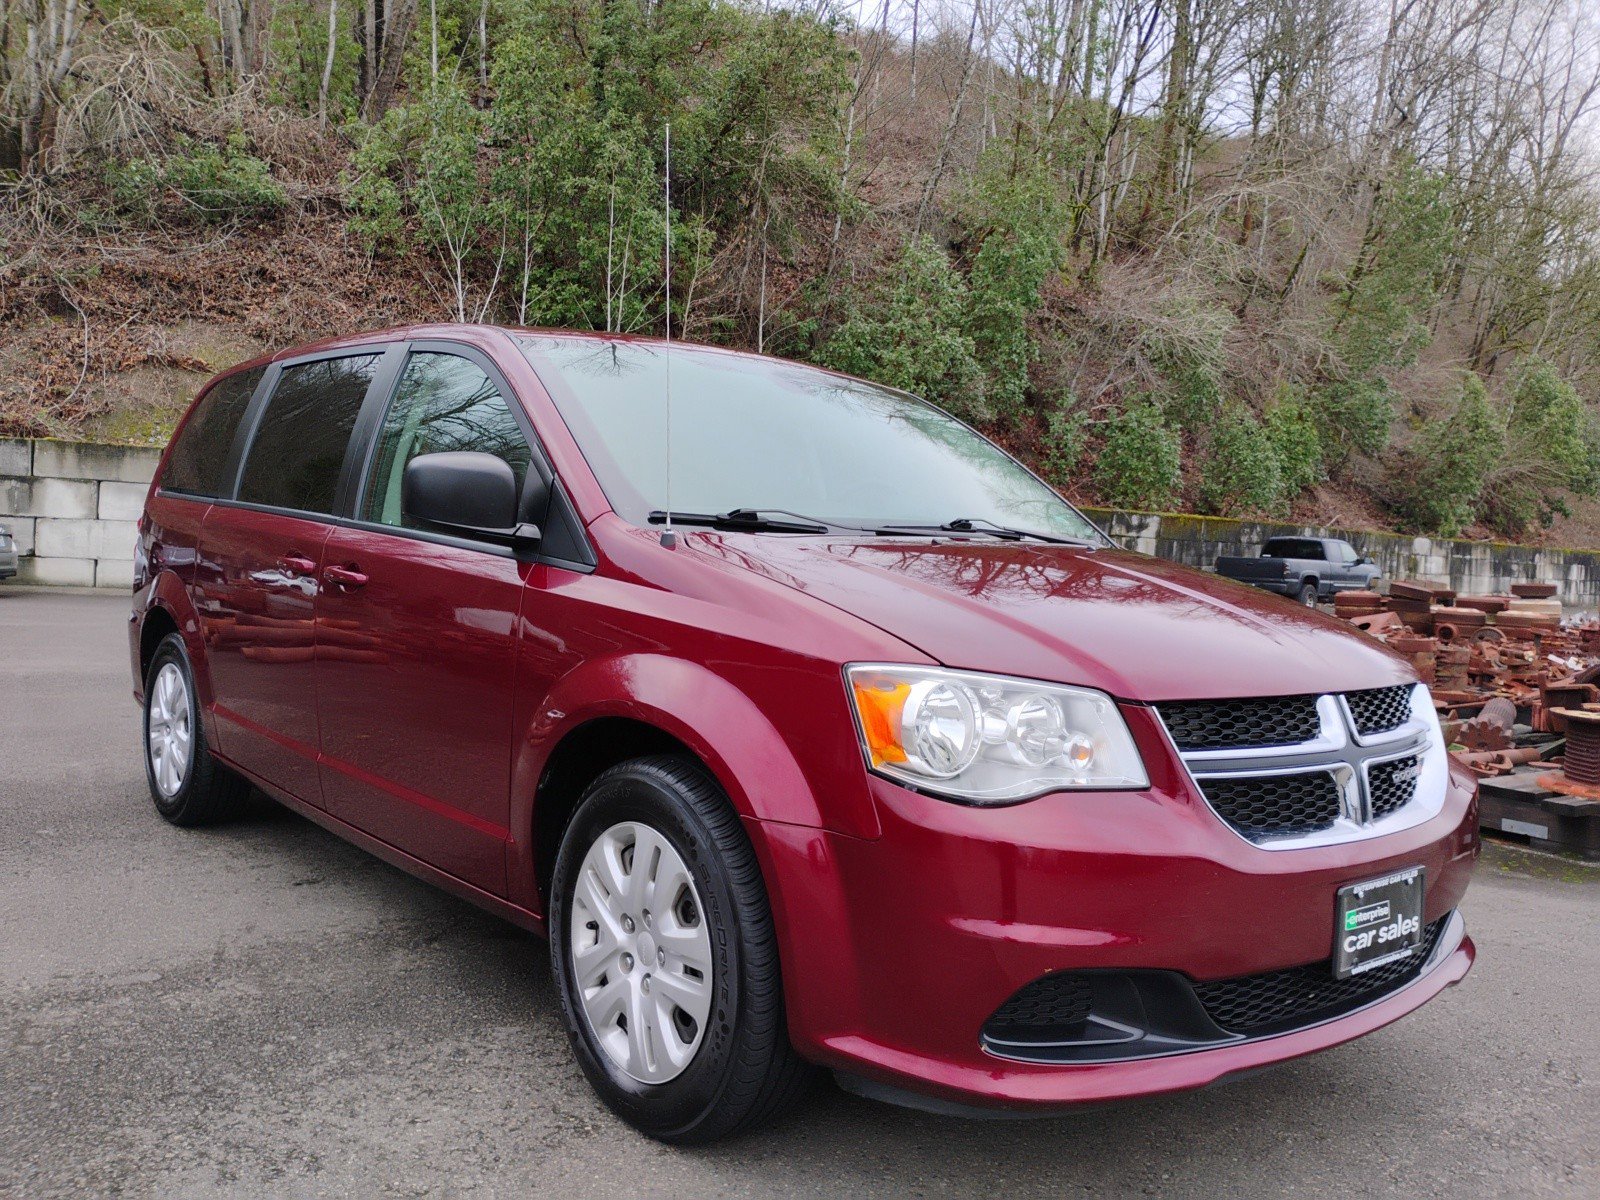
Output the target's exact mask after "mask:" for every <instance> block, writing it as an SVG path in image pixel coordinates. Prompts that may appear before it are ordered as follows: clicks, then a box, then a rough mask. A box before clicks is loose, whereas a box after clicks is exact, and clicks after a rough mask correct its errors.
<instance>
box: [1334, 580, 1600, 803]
mask: <svg viewBox="0 0 1600 1200" xmlns="http://www.w3.org/2000/svg"><path fill="white" fill-rule="evenodd" d="M1555 595H1556V587H1555V585H1554V584H1543V583H1524V584H1514V585H1512V588H1511V594H1510V595H1507V596H1457V595H1456V593H1455V592H1454V591H1452V590H1451V589H1450V588H1447V587H1444V586H1442V585H1438V584H1431V583H1416V582H1397V583H1394V584H1392V585H1391V586H1390V589H1389V594H1388V595H1387V596H1381V595H1379V594H1378V593H1377V592H1341V593H1339V594H1338V595H1337V596H1336V597H1335V599H1334V611H1335V612H1336V613H1337V614H1338V615H1339V616H1341V617H1343V618H1345V619H1346V620H1348V621H1350V622H1351V623H1352V624H1353V625H1355V626H1356V627H1358V628H1360V629H1364V630H1366V632H1368V633H1369V634H1371V635H1372V636H1373V637H1375V638H1377V639H1379V640H1380V641H1382V642H1386V643H1387V644H1388V645H1389V647H1390V648H1391V649H1392V650H1395V651H1397V652H1398V653H1400V654H1403V655H1405V656H1406V657H1407V658H1409V659H1410V660H1411V661H1412V662H1413V663H1414V664H1415V665H1416V668H1417V673H1418V674H1419V675H1421V676H1422V678H1423V680H1424V681H1425V682H1426V683H1428V684H1429V685H1430V686H1431V687H1432V689H1433V698H1434V702H1435V703H1436V704H1437V705H1438V707H1439V715H1440V719H1441V721H1442V722H1443V724H1444V728H1445V737H1446V739H1447V740H1448V741H1449V742H1450V743H1451V745H1452V747H1453V748H1456V755H1457V757H1458V758H1459V759H1460V760H1461V761H1462V762H1464V763H1466V765H1467V766H1468V767H1470V768H1471V769H1472V770H1473V772H1475V773H1476V774H1477V775H1479V776H1480V777H1485V778H1487V777H1490V776H1495V775H1505V774H1509V773H1510V772H1511V771H1513V770H1515V769H1516V768H1517V767H1519V766H1523V765H1532V766H1535V767H1538V768H1542V769H1543V770H1544V771H1545V772H1546V774H1545V775H1542V776H1541V778H1540V782H1541V783H1543V784H1546V785H1547V786H1549V787H1550V788H1551V789H1552V790H1554V791H1561V792H1566V793H1568V794H1571V795H1582V796H1588V797H1590V798H1595V799H1600V623H1597V622H1596V621H1594V620H1585V621H1578V622H1569V623H1566V624H1563V622H1562V614H1561V602H1560V601H1559V600H1557V599H1556V598H1555ZM1558 755H1564V756H1565V758H1564V761H1563V760H1560V759H1557V756H1558Z"/></svg>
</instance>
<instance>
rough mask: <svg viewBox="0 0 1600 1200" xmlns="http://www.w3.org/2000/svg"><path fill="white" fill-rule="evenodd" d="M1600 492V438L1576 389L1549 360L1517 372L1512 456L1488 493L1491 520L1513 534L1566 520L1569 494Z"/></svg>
mask: <svg viewBox="0 0 1600 1200" xmlns="http://www.w3.org/2000/svg"><path fill="white" fill-rule="evenodd" d="M1597 490H1600V435H1597V432H1596V429H1595V423H1594V417H1593V414H1592V413H1590V411H1589V410H1588V408H1587V407H1586V406H1585V405H1584V403H1583V399H1582V398H1581V397H1580V396H1579V395H1578V393H1577V391H1576V390H1575V389H1574V388H1573V386H1572V385H1571V384H1570V383H1568V382H1567V381H1566V380H1565V379H1563V378H1562V377H1561V375H1560V373H1559V372H1557V370H1556V369H1555V368H1554V367H1553V366H1551V365H1550V364H1549V363H1548V362H1545V361H1544V360H1543V359H1539V358H1533V359H1529V360H1528V361H1527V362H1525V363H1524V364H1523V365H1522V367H1521V369H1520V370H1519V371H1518V372H1517V374H1516V377H1515V383H1514V385H1513V387H1512V393H1511V412H1510V416H1509V417H1508V419H1507V421H1506V450H1505V454H1504V455H1503V456H1502V457H1501V458H1500V461H1499V462H1498V463H1497V464H1496V465H1495V466H1494V468H1493V470H1492V471H1491V472H1490V474H1489V478H1488V480H1487V482H1486V485H1485V488H1484V496H1483V505H1482V507H1483V509H1484V512H1485V515H1486V516H1487V517H1488V519H1489V520H1490V521H1491V522H1493V524H1494V525H1495V526H1496V527H1497V528H1498V529H1500V530H1501V531H1502V532H1504V533H1507V534H1513V535H1514V534H1517V533H1520V532H1521V531H1522V530H1524V529H1526V528H1527V527H1528V526H1529V525H1532V524H1534V523H1535V522H1538V523H1539V524H1541V525H1548V524H1549V523H1550V521H1551V520H1552V519H1553V518H1554V517H1555V516H1556V515H1557V514H1563V515H1564V514H1566V513H1567V511H1568V509H1567V504H1566V494H1567V493H1576V494H1579V495H1587V496H1593V495H1595V494H1596V492H1597Z"/></svg>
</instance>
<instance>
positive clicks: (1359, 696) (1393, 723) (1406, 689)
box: [1344, 684, 1411, 737]
mask: <svg viewBox="0 0 1600 1200" xmlns="http://www.w3.org/2000/svg"><path fill="white" fill-rule="evenodd" d="M1344 702H1345V703H1346V704H1348V705H1349V706H1350V716H1351V717H1352V718H1354V720H1355V723H1356V729H1357V731H1359V732H1360V734H1361V735H1362V736H1363V737H1371V736H1372V735H1373V734H1375V733H1388V732H1389V731H1390V730H1391V729H1399V728H1400V726H1402V725H1404V724H1405V723H1406V722H1407V721H1408V720H1409V719H1410V718H1411V688H1410V686H1409V685H1406V684H1401V685H1399V686H1397V687H1386V688H1372V689H1370V690H1369V691H1365V692H1346V693H1345V696H1344Z"/></svg>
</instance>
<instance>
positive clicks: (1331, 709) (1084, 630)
mask: <svg viewBox="0 0 1600 1200" xmlns="http://www.w3.org/2000/svg"><path fill="white" fill-rule="evenodd" d="M134 588H135V591H134V605H133V617H132V622H131V627H130V631H129V632H130V643H131V651H132V656H133V673H134V679H135V692H136V695H137V697H138V698H139V700H140V703H141V705H142V707H143V712H144V723H145V743H144V744H145V762H146V766H147V768H148V774H149V783H150V790H151V793H152V795H153V797H154V799H155V804H156V807H157V809H158V810H159V812H160V813H161V815H162V816H163V817H165V818H167V819H168V820H169V821H172V822H174V823H176V824H179V825H193V824H200V823H203V822H207V821H213V820H217V819H221V818H224V817H226V816H228V815H229V814H231V813H233V812H235V811H237V809H238V808H239V806H240V803H241V801H242V800H243V798H244V796H245V794H246V792H247V791H248V789H249V788H250V787H251V786H252V785H253V786H255V787H258V788H260V789H261V790H262V791H264V792H266V793H267V794H269V795H270V796H272V797H274V798H276V799H277V800H279V801H281V802H282V803H284V804H286V805H288V806H289V807H290V808H293V809H294V810H296V811H297V812H300V813H302V814H304V815H305V816H307V817H309V818H311V819H312V820H314V821H317V822H318V823H320V824H322V825H324V826H326V827H327V828H329V829H331V830H333V831H334V832H336V833H338V834H340V835H341V836H343V837H346V838H349V839H350V840H351V841H353V842H355V843H357V844H358V845H361V846H364V847H366V848H367V849H369V850H370V851H372V852H373V853H375V854H377V855H379V856H381V857H383V858H385V859H387V860H388V861H389V862H391V863H394V864H396V865H398V866H400V867H402V868H404V869H405V870H408V871H411V872H414V873H415V874H417V875H419V876H422V877H423V878H425V879H429V880H432V881H434V882H435V883H438V884H439V885H441V886H443V887H445V888H448V889H450V890H451V891H453V892H455V893H457V894H458V895H461V896H464V897H466V898H467V899H469V900H472V901H473V902H475V903H477V904H480V905H482V906H483V907H485V908H487V909H489V910H490V911H492V912H496V913H499V914H501V915H503V916H505V917H507V918H508V919H510V920H512V921H515V922H517V923H519V924H521V925H523V926H526V927H527V928H529V929H532V930H536V931H539V932H542V933H545V934H547V935H548V936H549V940H550V945H551V967H552V971H553V973H554V977H555V980H556V983H557V989H558V992H559V995H560V997H561V1004H562V1014H563V1017H564V1019H565V1022H566V1026H567V1029H568V1032H569V1034H570V1036H571V1040H572V1046H573V1049H574V1051H575V1053H576V1054H577V1057H578V1061H579V1062H580V1064H581V1065H582V1067H583V1070H584V1072H585V1073H586V1074H587V1075H588V1077H589V1079H590V1081H591V1082H592V1083H593V1084H594V1086H595V1088H596V1090H597V1091H598V1092H599V1094H600V1095H601V1097H602V1098H603V1099H604V1100H605V1102H606V1103H607V1104H609V1105H610V1106H611V1108H613V1109H614V1110H615V1111H616V1112H617V1113H618V1114H619V1115H620V1116H621V1117H622V1118H623V1119H624V1120H626V1121H628V1122H630V1123H632V1124H633V1125H635V1126H636V1127H638V1128H639V1129H641V1130H643V1131H644V1132H646V1133H648V1134H650V1135H651V1136H653V1137H656V1138H660V1139H663V1140H665V1141H672V1142H680V1143H689V1142H705V1141H709V1140H711V1139H713V1138H716V1137H719V1136H722V1135H725V1134H729V1133H732V1132H735V1131H738V1130H742V1129H747V1128H750V1127H752V1126H754V1125H756V1124H758V1123H760V1122H763V1121H765V1120H768V1119H769V1118H771V1117H772V1116H774V1115H775V1114H776V1113H778V1112H779V1111H780V1110H781V1109H783V1107H784V1106H785V1105H786V1104H788V1103H789V1102H790V1101H792V1100H793V1099H794V1098H795V1097H796V1096H797V1095H798V1094H799V1093H800V1092H801V1090H802V1088H803V1087H804V1086H805V1084H806V1083H807V1081H808V1080H809V1079H810V1078H811V1076H812V1075H813V1074H814V1068H815V1067H818V1066H820V1067H825V1068H828V1069H831V1070H832V1071H833V1072H834V1073H835V1075H836V1076H837V1078H838V1079H839V1080H840V1082H841V1083H842V1084H843V1085H844V1086H845V1087H846V1088H848V1089H850V1090H852V1091H855V1092H858V1093H860V1094H864V1095H870V1096H876V1097H881V1098H885V1099H892V1100H897V1101H900V1102H903V1103H909V1104H914V1105H918V1106H921V1107H925V1108H932V1109H937V1110H949V1111H973V1110H976V1109H978V1108H985V1107H986V1108H1006V1109H1012V1110H1021V1111H1032V1112H1049V1111H1053V1110H1058V1109H1061V1108H1064V1107H1069V1106H1071V1105H1074V1104H1078V1103H1081V1102H1086V1101H1105V1100H1111V1099H1118V1098H1123V1097H1130V1096H1138V1095H1147V1094H1151V1093H1158V1092H1169V1091H1174V1090H1178V1089H1184V1088H1195V1087H1200V1086H1203V1085H1206V1084H1210V1083H1214V1082H1217V1081H1219V1080H1223V1079H1227V1078H1229V1077H1232V1076H1237V1075H1242V1074H1244V1073H1247V1072H1251V1071H1254V1070H1256V1069H1258V1068H1261V1067H1263V1066H1265V1065H1267V1064H1270V1063H1274V1062H1279V1061H1281V1060H1284V1059H1289V1058H1293V1057H1295V1056H1297V1055H1302V1054H1306V1053H1308V1052H1310V1051H1314V1050H1320V1049H1323V1048H1326V1047H1329V1046H1333V1045H1336V1044H1338V1043H1340V1042H1345V1041H1348V1040H1350V1039H1351V1038H1355V1037H1358V1036H1360V1035H1361V1034H1365V1033H1369V1032H1371V1031H1372V1030H1375V1029H1377V1028H1379V1027H1380V1026H1383V1025H1385V1024H1387V1023H1389V1022H1390V1021H1393V1020H1394V1019H1396V1018H1397V1017H1400V1016H1402V1015H1404V1014H1405V1013H1408V1012H1410V1011H1411V1010H1412V1009H1414V1008H1417V1007H1418V1006H1420V1005H1422V1004H1424V1003H1425V1002H1427V1001H1428V1000H1430V999H1431V998H1432V997H1433V996H1434V995H1436V994H1437V993H1438V992H1439V991H1441V990H1442V989H1444V988H1445V987H1447V986H1449V985H1450V984H1453V983H1455V982H1457V981H1458V980H1460V979H1461V978H1462V977H1463V976H1464V975H1465V974H1466V972H1467V970H1468V968H1469V967H1470V966H1471V963H1472V959H1473V946H1472V942H1471V940H1470V939H1469V938H1468V937H1467V936H1466V933H1465V930H1464V927H1463V924H1462V920H1461V917H1460V916H1459V915H1458V912H1457V908H1458V906H1459V905H1460V903H1461V898H1462V893H1463V892H1464V891H1465V890H1466V886H1467V879H1468V876H1469V875H1470V874H1471V871H1472V866H1473V863H1474V861H1475V859H1476V857H1477V853H1478V835H1477V828H1478V825H1477V813H1476V794H1475V789H1474V783H1473V780H1472V777H1471V776H1470V774H1468V773H1467V772H1465V771H1464V770H1462V769H1461V768H1459V767H1458V766H1456V765H1455V764H1453V763H1452V761H1451V760H1450V758H1449V757H1448V755H1447V754H1446V751H1445V745H1444V742H1443V738H1442V737H1441V733H1440V727H1439V722H1438V719H1437V717H1436V715H1435V712H1434V707H1433V704H1432V701H1431V698H1430V696H1429V694H1428V690H1427V688H1426V687H1425V686H1423V685H1422V684H1421V683H1419V682H1418V681H1417V677H1416V675H1415V674H1414V673H1413V671H1412V669H1411V666H1410V665H1409V664H1408V663H1407V662H1405V661H1404V660H1402V659H1399V658H1397V657H1395V656H1394V655H1392V654H1390V653H1389V652H1387V651H1386V650H1385V649H1383V648H1382V647H1381V646H1379V645H1378V644H1377V643H1376V642H1374V641H1373V640H1372V639H1370V638H1368V637H1367V636H1365V635H1364V634H1362V633H1359V632H1357V631H1355V630H1353V629H1351V628H1349V627H1348V626H1345V625H1343V624H1341V623H1339V622H1336V621H1334V620H1332V619H1330V618H1327V617H1324V616H1321V615H1319V614H1317V613H1314V612H1308V611H1306V610H1304V609H1301V608H1299V607H1297V606H1295V605H1293V604H1290V603H1288V602H1286V601H1284V600H1282V599H1279V598H1277V597H1274V596H1270V595H1266V594H1264V593H1261V592H1258V591H1255V590H1252V589H1250V588H1247V587H1244V586H1242V585H1238V584H1233V583H1230V582H1228V581H1226V580H1222V579H1218V578H1216V577H1215V576H1211V575H1206V574H1202V573H1200V572H1197V571H1192V570H1188V569H1184V568H1181V567H1177V566H1174V565H1171V564H1168V563H1165V562H1161V561H1159V560H1156V559H1151V558H1146V557H1142V556H1139V555H1135V554H1129V553H1125V552H1123V551H1120V550H1117V549H1115V548H1114V547H1113V546H1112V545H1111V544H1110V543H1109V542H1108V541H1107V540H1106V539H1105V537H1104V536H1103V535H1102V534H1101V533H1100V532H1099V531H1098V530H1097V529H1096V528H1095V526H1094V525H1092V524H1091V523H1090V522H1089V521H1088V520H1087V519H1085V518H1084V517H1083V516H1082V515H1081V514H1080V513H1078V512H1077V511H1076V510H1075V509H1073V508H1072V507H1071V506H1070V505H1068V504H1066V503H1065V502H1064V501H1062V500H1061V499H1060V497H1058V496H1057V495H1056V494H1055V493H1054V492H1053V491H1052V490H1051V489H1050V488H1049V487H1047V486H1046V485H1045V484H1043V483H1041V482H1040V481H1039V480H1038V479H1037V478H1035V477H1034V476H1033V475H1031V474H1029V472H1028V471H1027V470H1025V469H1024V468H1023V467H1021V466H1020V465H1019V464H1018V463H1017V462H1015V461H1014V460H1012V459H1011V458H1009V457H1008V456H1007V455H1006V454H1005V453H1003V452H1002V451H1001V450H999V449H997V448H996V447H995V446H994V445H992V444H991V443H989V442H988V441H985V440H984V439H983V438H982V437H980V436H979V435H978V434H976V433H974V432H973V431H972V430H971V429H969V428H968V427H966V426H965V425H963V424H961V423H960V422H959V421H956V420H954V419H952V418H951V417H949V416H946V415H945V414H944V413H942V412H940V411H939V410H938V409H935V408H933V407H930V406H929V405H927V404H925V403H923V402H921V401H919V400H917V399H915V398H913V397H911V396H908V395H905V394H903V393H900V392H896V391H892V390H889V389H887V388H883V387H878V386H875V385H873V384H869V383H864V382H861V381H859V380H855V379H850V378H847V377H845V376H841V375H835V374H832V373H829V372H826V371H821V370H817V369H815V368H812V367H806V366H801V365H798V364H795V363H789V362H783V361H780V360H776V359H770V358H762V357H757V356H754V355H748V354H737V353H731V352H728V351H723V350H714V349H708V348H705V347H700V346H692V345H685V344H681V343H670V344H669V343H664V342H658V341H650V340H639V339H628V338H619V337H612V336H598V335H589V334H570V333H549V332H539V331H533V330H520V329H498V328H490V327H484V326H432V327H423V328H410V329H398V330H391V331H388V332H384V333H374V334H368V335H363V336H360V337H353V338H347V339H343V340H339V341H333V342H326V343H323V344H320V345H317V346H311V347H308V348H304V349H297V350H290V351H285V352H283V353H280V354H277V355H274V356H272V357H271V358H267V359H260V360H257V361H255V362H252V363H247V364H245V365H243V366H241V367H238V368H235V369H234V370H232V371H229V372H227V373H226V374H224V375H222V376H221V377H219V378H218V379H216V380H215V381H213V382H212V383H211V384H210V385H209V386H208V387H207V388H206V390H205V391H204V392H203V393H202V394H201V396H200V398H199V399H198V400H197V401H196V402H195V404H194V407H193V408H192V410H191V411H190V412H189V414H188V416H187V417H186V418H185V419H184V421H183V423H182V425H180V427H179V429H178V431H177V433H176V435H175V436H174V438H173V441H172V445H171V446H170V447H169V448H168V450H167V453H166V456H165V458H164V460H163V462H162V465H161V468H160V470H159V472H158V473H157V476H156V480H155V483H154V484H153V486H152V487H151V490H150V495H149V500H148V502H147V505H146V509H145V514H144V517H143V520H142V521H141V522H140V537H139V548H138V560H137V564H136V571H135V583H134Z"/></svg>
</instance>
